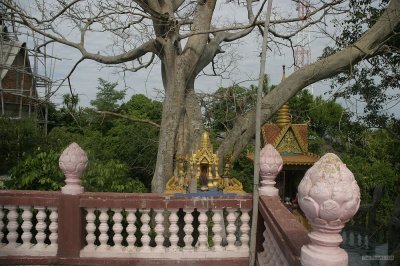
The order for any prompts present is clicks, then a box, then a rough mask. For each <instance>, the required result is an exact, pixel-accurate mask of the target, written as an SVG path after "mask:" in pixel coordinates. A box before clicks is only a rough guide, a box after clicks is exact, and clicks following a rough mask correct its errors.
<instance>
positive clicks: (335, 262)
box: [301, 245, 349, 266]
mask: <svg viewBox="0 0 400 266" xmlns="http://www.w3.org/2000/svg"><path fill="white" fill-rule="evenodd" d="M348 260H349V258H348V256H347V253H346V251H344V250H343V249H341V248H338V247H315V246H312V245H307V246H303V247H302V248H301V265H307V266H314V265H315V266H319V265H323V266H343V265H348Z"/></svg>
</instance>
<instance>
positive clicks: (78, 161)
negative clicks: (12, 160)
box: [57, 143, 88, 258]
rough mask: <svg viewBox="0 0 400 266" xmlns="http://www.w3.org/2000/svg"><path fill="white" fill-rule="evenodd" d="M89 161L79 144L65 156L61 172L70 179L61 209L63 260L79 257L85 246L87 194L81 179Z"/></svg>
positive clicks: (61, 248)
mask: <svg viewBox="0 0 400 266" xmlns="http://www.w3.org/2000/svg"><path fill="white" fill-rule="evenodd" d="M87 163H88V158H87V156H86V153H85V152H84V151H83V150H82V149H81V147H79V145H78V144H76V143H72V144H71V145H69V146H68V147H67V148H66V149H65V150H64V151H63V153H62V154H61V156H60V159H59V166H60V169H61V170H62V171H63V173H64V175H65V177H66V179H65V183H66V185H65V186H64V187H62V188H61V192H62V194H61V196H60V200H59V205H58V221H59V223H58V241H57V242H58V251H57V255H58V256H59V257H75V258H77V257H79V254H80V250H81V248H82V247H83V245H84V243H85V239H84V236H85V232H84V231H85V230H84V228H85V227H84V224H83V223H84V217H85V216H84V213H83V209H82V208H81V207H80V194H81V193H83V187H82V186H81V180H80V178H81V176H82V173H83V171H84V170H85V169H86V166H87Z"/></svg>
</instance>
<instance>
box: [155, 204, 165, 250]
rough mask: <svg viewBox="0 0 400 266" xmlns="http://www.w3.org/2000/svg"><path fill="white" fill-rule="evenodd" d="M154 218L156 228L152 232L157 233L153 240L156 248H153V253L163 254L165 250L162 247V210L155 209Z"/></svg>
mask: <svg viewBox="0 0 400 266" xmlns="http://www.w3.org/2000/svg"><path fill="white" fill-rule="evenodd" d="M155 212H156V213H157V214H156V217H155V221H156V227H155V228H154V231H155V232H156V233H157V235H156V238H155V242H156V244H157V245H156V247H155V248H154V251H156V252H165V248H164V246H163V243H164V236H163V233H164V225H163V222H164V214H163V212H164V210H163V209H157V210H155Z"/></svg>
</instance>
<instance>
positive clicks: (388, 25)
mask: <svg viewBox="0 0 400 266" xmlns="http://www.w3.org/2000/svg"><path fill="white" fill-rule="evenodd" d="M399 25H400V1H398V0H392V1H391V2H390V4H389V6H388V7H387V9H386V10H385V12H384V13H383V14H382V15H381V17H380V18H379V19H378V21H377V22H376V23H375V25H373V26H372V27H371V28H370V29H369V30H368V31H367V32H366V33H365V34H364V35H363V36H362V37H361V38H360V39H359V40H358V41H357V42H356V43H355V44H353V45H349V46H348V47H347V48H345V49H343V50H341V51H339V52H337V53H335V54H333V55H331V56H329V57H327V58H323V59H320V60H318V61H317V62H315V63H313V64H311V65H308V66H305V67H303V68H301V69H299V70H297V71H295V72H294V73H293V74H292V75H290V76H289V77H287V78H286V79H285V80H283V81H282V82H281V83H280V84H279V85H278V86H277V87H276V88H275V89H274V90H272V91H271V92H270V93H268V94H267V95H266V96H265V97H264V98H263V101H262V112H263V114H262V121H265V120H267V119H268V118H270V117H271V116H272V115H273V114H274V113H275V112H276V111H277V110H278V109H279V107H280V106H281V105H283V104H284V103H285V102H287V101H288V100H289V99H290V98H291V97H293V96H294V95H295V94H296V93H297V92H298V91H300V90H301V89H303V88H305V87H307V86H308V85H311V84H313V83H315V82H317V81H320V80H323V79H327V78H330V77H332V76H334V75H337V74H339V73H342V72H344V71H346V70H348V69H349V68H351V67H352V66H353V65H355V64H356V63H358V62H360V61H361V60H364V59H366V58H369V57H372V56H376V55H378V54H379V53H380V47H381V46H382V45H383V44H385V42H387V41H388V39H390V37H391V36H392V35H393V34H395V28H396V27H397V26H399ZM356 47H357V48H356ZM254 124H255V111H254V110H253V111H251V112H249V113H247V114H246V115H244V116H241V117H238V119H237V121H236V123H235V125H234V127H233V129H232V130H231V131H230V132H228V135H227V137H226V139H225V140H224V142H223V143H222V144H221V145H220V147H219V149H218V152H217V153H218V156H219V157H220V158H222V157H223V156H224V154H226V153H227V152H228V151H231V150H233V156H234V158H237V156H238V155H239V154H240V152H241V151H242V149H243V148H244V147H245V146H246V145H247V143H248V142H249V141H250V140H251V138H252V137H253V136H254V134H255V125H254Z"/></svg>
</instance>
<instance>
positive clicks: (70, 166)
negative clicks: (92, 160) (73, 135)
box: [59, 142, 88, 195]
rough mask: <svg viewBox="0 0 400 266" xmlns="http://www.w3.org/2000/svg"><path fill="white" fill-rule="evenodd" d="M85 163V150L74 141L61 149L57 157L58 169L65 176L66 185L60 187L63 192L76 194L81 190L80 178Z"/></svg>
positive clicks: (86, 161) (86, 159)
mask: <svg viewBox="0 0 400 266" xmlns="http://www.w3.org/2000/svg"><path fill="white" fill-rule="evenodd" d="M87 163H88V158H87V156H86V153H85V151H84V150H82V149H81V147H79V145H78V144H76V143H75V142H74V143H72V144H71V145H69V146H68V147H67V148H66V149H65V150H64V151H63V153H62V154H61V156H60V159H59V166H60V169H61V170H62V171H63V173H64V175H65V177H66V179H65V183H66V185H65V186H64V187H62V188H61V191H62V193H63V194H69V195H78V194H81V193H82V192H83V187H82V186H81V180H80V178H81V176H82V174H83V171H85V169H86V166H87Z"/></svg>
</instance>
